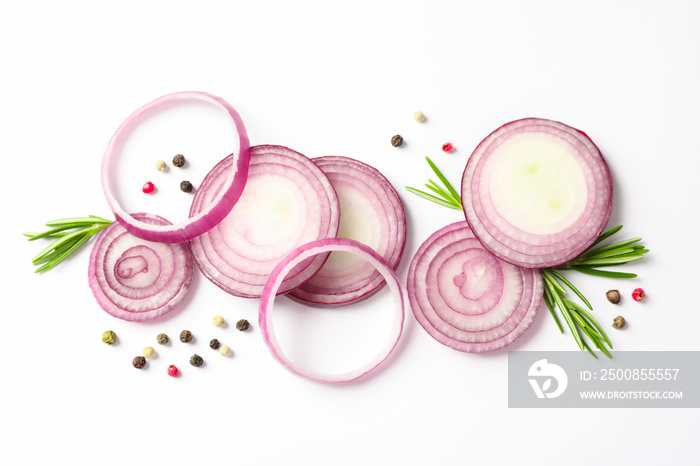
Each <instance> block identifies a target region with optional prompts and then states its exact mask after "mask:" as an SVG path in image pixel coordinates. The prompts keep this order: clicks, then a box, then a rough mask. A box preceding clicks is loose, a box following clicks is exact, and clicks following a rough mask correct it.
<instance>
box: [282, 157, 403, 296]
mask: <svg viewBox="0 0 700 466" xmlns="http://www.w3.org/2000/svg"><path fill="white" fill-rule="evenodd" d="M312 162H314V163H315V164H316V165H318V167H319V168H320V169H321V170H323V172H324V173H325V174H326V175H327V176H328V179H329V180H330V182H331V184H332V185H333V187H334V188H335V191H336V193H337V194H338V199H339V201H340V214H341V215H340V229H339V232H338V236H339V237H343V238H350V239H355V240H358V241H360V242H361V243H363V244H366V245H368V246H370V247H371V248H372V249H374V250H375V251H376V252H377V253H378V254H379V255H380V256H382V257H383V258H384V259H385V260H386V261H387V262H388V263H389V265H390V266H391V267H392V268H394V269H396V267H397V266H398V265H399V261H400V260H401V255H402V253H403V249H404V245H405V244H406V213H405V211H404V207H403V203H402V202H401V198H400V197H399V194H398V193H397V192H396V189H394V187H393V186H392V185H391V183H390V182H389V180H387V179H386V178H385V177H384V175H382V174H381V173H380V172H379V171H378V170H377V169H376V168H374V167H371V166H369V165H367V164H365V163H363V162H360V161H358V160H355V159H351V158H347V157H338V156H327V157H319V158H315V159H312ZM384 284H385V280H384V277H383V276H382V274H381V273H380V272H379V271H378V270H377V269H376V268H374V267H373V266H372V265H371V264H369V263H367V262H365V261H362V260H361V259H360V258H358V257H354V256H349V255H339V254H338V253H331V254H330V256H329V257H328V260H327V261H326V263H325V264H324V265H323V267H321V269H320V270H319V271H318V272H316V274H315V275H314V276H313V277H311V279H310V280H309V281H307V282H306V283H304V284H302V285H301V286H299V287H298V288H295V289H293V290H292V291H290V292H289V294H288V296H290V297H292V298H294V299H296V300H298V301H302V302H306V303H309V304H318V305H323V306H339V305H346V304H349V303H352V302H356V301H358V300H361V299H366V298H368V297H370V296H372V295H373V294H374V293H376V292H377V291H379V290H380V289H381V288H382V287H383V286H384Z"/></svg>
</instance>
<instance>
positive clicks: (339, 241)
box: [258, 238, 404, 384]
mask: <svg viewBox="0 0 700 466" xmlns="http://www.w3.org/2000/svg"><path fill="white" fill-rule="evenodd" d="M331 251H343V252H347V253H350V254H355V255H357V256H358V257H360V258H362V259H364V260H366V261H368V262H369V263H370V264H372V265H373V266H374V267H375V268H376V269H377V270H378V271H379V273H381V274H382V276H383V277H384V279H385V280H386V282H387V284H388V286H389V289H390V290H391V293H392V295H393V297H394V303H395V311H396V312H395V317H394V321H393V325H392V329H391V332H390V334H389V339H388V340H387V343H386V345H385V346H384V347H383V348H382V349H381V350H380V351H379V352H378V353H377V354H376V355H375V356H374V357H373V358H372V360H370V361H369V362H367V363H366V364H365V365H363V366H362V367H359V368H357V369H355V370H352V371H347V372H343V373H338V374H328V373H322V372H317V371H313V370H309V369H306V368H304V367H301V366H300V365H298V364H296V363H294V362H293V361H291V360H290V359H289V358H288V357H287V356H286V355H285V353H284V351H283V350H282V348H281V346H280V344H279V342H278V341H277V338H276V337H275V330H274V326H273V323H272V320H273V319H272V309H273V305H274V299H275V295H277V294H278V289H279V287H280V286H281V285H282V283H283V282H284V280H285V277H286V275H287V274H289V273H290V272H292V271H293V270H294V268H295V267H297V265H298V264H301V263H303V262H305V261H307V260H308V259H309V258H311V257H313V256H317V255H319V254H324V253H328V252H331ZM258 319H259V324H260V330H261V333H262V336H263V340H264V341H265V344H266V345H267V347H268V349H269V350H270V352H271V353H272V356H273V357H274V358H275V359H276V360H277V361H278V362H279V363H280V364H282V365H283V366H284V367H285V368H286V369H287V370H289V371H290V372H292V373H294V374H296V375H298V376H300V377H303V378H305V379H308V380H312V381H314V382H321V383H328V384H335V383H346V382H352V381H354V380H357V379H359V378H360V377H363V376H364V375H366V374H368V373H370V372H371V371H373V370H374V369H376V368H377V367H378V366H379V365H380V364H382V363H383V362H384V361H386V359H387V358H388V357H389V355H390V354H391V352H392V351H393V350H394V348H395V347H396V345H397V344H398V341H399V338H400V337H401V332H402V331H403V322H404V304H403V291H402V288H401V283H400V282H399V278H398V276H397V275H396V272H395V271H394V269H393V267H392V266H391V265H389V263H388V262H387V261H386V260H384V258H383V257H381V256H380V255H379V254H377V253H376V252H375V251H374V250H372V249H371V248H370V247H368V246H366V245H364V244H362V243H360V242H358V241H355V240H351V239H346V238H329V239H323V240H316V241H312V242H310V243H308V244H305V245H303V246H300V247H298V248H296V249H294V250H293V251H291V252H290V253H289V254H288V255H287V256H286V257H285V258H284V259H282V260H281V261H280V262H279V263H278V264H277V266H276V267H275V268H274V270H273V271H272V273H270V276H269V279H268V280H267V283H266V284H265V288H264V290H263V293H262V296H261V299H260V311H259V314H258Z"/></svg>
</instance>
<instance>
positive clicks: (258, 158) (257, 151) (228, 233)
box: [190, 145, 340, 298]
mask: <svg viewBox="0 0 700 466" xmlns="http://www.w3.org/2000/svg"><path fill="white" fill-rule="evenodd" d="M231 163H232V158H231V157H230V156H229V157H226V158H225V159H224V160H222V161H221V162H220V163H219V164H218V165H217V166H216V167H214V169H212V171H211V172H209V174H207V176H206V177H205V179H204V181H203V182H202V184H201V186H200V187H199V189H198V190H197V193H196V194H195V196H194V199H193V202H192V207H191V209H190V215H193V216H195V215H198V214H199V212H201V211H202V210H203V209H206V208H207V206H208V205H209V204H210V203H211V202H212V200H213V199H216V198H217V196H218V194H219V192H220V190H221V189H223V188H224V187H225V183H226V180H227V177H228V176H229V172H230V165H231ZM339 221H340V209H339V205H338V197H337V196H336V194H335V191H334V190H333V186H332V185H331V183H330V181H329V180H328V178H327V177H326V175H325V174H324V173H323V172H322V171H321V170H320V169H319V168H318V167H317V166H316V165H315V164H314V163H313V162H311V160H309V159H308V158H307V157H305V156H304V155H302V154H300V153H298V152H295V151H293V150H291V149H288V148H286V147H281V146H271V145H266V146H255V147H253V148H251V159H250V167H249V175H248V181H247V184H246V187H245V189H244V191H243V194H242V195H241V198H240V200H239V201H238V203H237V204H236V206H235V207H234V208H233V210H231V212H230V213H229V214H228V215H227V216H226V218H224V219H223V220H222V221H221V222H220V223H219V224H218V225H216V226H215V227H214V228H212V229H211V230H210V231H208V232H207V233H205V234H203V235H201V236H199V237H197V238H194V239H192V240H191V242H190V243H191V245H192V252H193V254H194V258H195V261H196V263H197V265H198V266H199V268H200V270H201V271H202V273H203V274H204V276H206V277H207V278H208V279H209V280H211V281H212V282H213V283H214V284H216V285H217V286H218V287H220V288H221V289H223V290H224V291H226V292H227V293H230V294H232V295H234V296H239V297H244V298H257V297H260V295H261V294H262V291H263V287H264V286H265V283H266V281H267V277H268V276H269V274H270V272H271V271H272V269H273V268H274V267H275V265H277V263H278V262H279V261H280V259H282V258H283V257H284V256H285V255H287V254H288V253H289V251H291V250H292V249H294V248H296V247H298V246H300V245H302V244H305V243H308V242H309V241H313V240H316V239H322V238H331V237H335V236H336V234H337V233H338V225H339ZM326 258H327V255H322V256H318V257H314V258H312V259H309V260H308V261H305V262H304V263H300V264H298V266H297V267H296V268H295V269H294V270H293V271H292V273H290V274H288V275H289V276H288V277H287V279H286V280H285V282H284V283H283V284H282V285H281V286H280V287H279V290H278V291H279V293H286V292H288V291H289V290H291V289H293V288H296V287H297V286H299V285H301V284H302V283H304V282H305V281H307V280H308V279H309V278H311V276H312V275H313V274H314V273H316V272H317V271H318V270H319V269H320V268H321V266H322V265H323V262H324V261H325V260H326Z"/></svg>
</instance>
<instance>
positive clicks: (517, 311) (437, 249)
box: [406, 221, 543, 353]
mask: <svg viewBox="0 0 700 466" xmlns="http://www.w3.org/2000/svg"><path fill="white" fill-rule="evenodd" d="M406 289H407V293H408V300H409V303H410V305H411V308H412V309H413V314H414V315H415V317H416V320H418V322H419V323H420V324H421V326H422V327H423V328H424V329H425V330H426V331H427V332H428V334H430V335H431V336H432V337H433V338H434V339H435V340H437V341H439V342H440V343H442V344H443V345H446V346H449V347H450V348H454V349H456V350H459V351H464V352H469V353H479V352H485V351H494V350H497V349H500V348H503V347H504V346H507V345H509V344H511V343H512V342H513V341H515V340H516V339H517V338H518V337H520V336H521V335H522V334H523V333H524V332H525V331H526V330H527V328H528V327H529V326H530V324H531V323H532V322H533V320H534V319H535V315H536V313H537V311H538V309H539V307H540V305H541V304H542V300H543V297H542V293H543V281H542V274H541V273H540V272H539V271H538V270H534V269H525V268H521V267H518V266H515V265H512V264H509V263H507V262H504V261H502V260H500V259H498V258H497V257H495V256H494V255H492V254H491V253H489V252H488V251H487V250H486V249H484V247H483V246H482V245H481V243H480V242H479V240H477V239H476V237H475V236H474V234H473V232H472V231H471V230H470V229H469V226H468V225H467V223H466V222H463V221H462V222H457V223H453V224H451V225H448V226H446V227H444V228H442V229H440V230H438V231H437V232H435V233H433V234H432V235H431V236H430V237H429V238H428V239H427V240H426V241H425V242H424V243H423V244H422V245H421V246H420V248H418V251H417V252H416V255H415V256H414V258H413V261H412V262H411V265H410V267H409V269H408V278H407V282H406Z"/></svg>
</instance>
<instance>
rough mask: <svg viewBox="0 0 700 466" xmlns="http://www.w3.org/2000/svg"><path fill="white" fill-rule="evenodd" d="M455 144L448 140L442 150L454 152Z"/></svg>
mask: <svg viewBox="0 0 700 466" xmlns="http://www.w3.org/2000/svg"><path fill="white" fill-rule="evenodd" d="M454 148H455V146H454V145H452V143H451V142H446V143H445V144H443V145H442V151H443V152H452V149H454Z"/></svg>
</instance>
